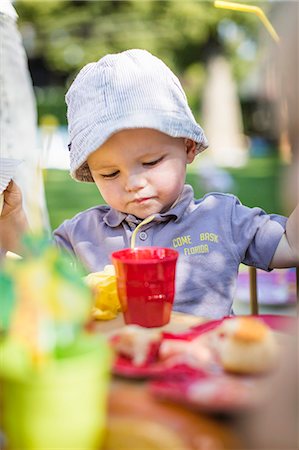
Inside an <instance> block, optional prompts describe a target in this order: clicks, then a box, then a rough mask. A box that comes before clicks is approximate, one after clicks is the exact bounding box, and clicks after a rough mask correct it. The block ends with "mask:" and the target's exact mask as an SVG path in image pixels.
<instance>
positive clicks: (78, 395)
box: [0, 336, 111, 450]
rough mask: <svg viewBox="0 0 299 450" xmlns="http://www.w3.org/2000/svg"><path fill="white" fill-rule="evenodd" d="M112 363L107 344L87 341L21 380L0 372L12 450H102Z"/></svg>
mask: <svg viewBox="0 0 299 450" xmlns="http://www.w3.org/2000/svg"><path fill="white" fill-rule="evenodd" d="M10 358H13V355H10ZM110 359H111V357H110V351H109V349H108V346H107V343H106V341H105V340H104V339H102V338H101V337H99V336H88V337H84V338H81V339H80V340H79V341H78V342H77V343H76V345H74V346H73V347H72V348H71V349H70V350H68V353H67V354H61V355H59V354H58V355H56V359H52V360H51V361H50V362H46V363H44V366H43V364H41V365H40V366H39V367H36V368H34V369H33V368H31V370H30V371H29V370H28V367H27V369H26V370H25V373H24V374H23V375H22V376H21V377H20V376H19V374H18V375H17V376H14V374H13V373H10V370H8V371H7V372H6V373H5V371H4V372H2V373H1V371H0V378H1V397H2V398H1V409H2V418H1V422H2V424H1V426H2V428H3V431H4V434H5V436H6V438H7V443H8V449H9V450H10V449H11V450H14V449H26V450H45V449H51V450H54V449H63V450H66V449H84V450H96V449H98V448H100V446H101V443H102V440H103V434H104V428H105V418H106V398H107V391H108V380H109V369H110ZM4 365H5V361H4ZM11 367H13V364H12V365H11ZM15 375H16V374H15Z"/></svg>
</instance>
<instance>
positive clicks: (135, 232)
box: [131, 214, 155, 248]
mask: <svg viewBox="0 0 299 450" xmlns="http://www.w3.org/2000/svg"><path fill="white" fill-rule="evenodd" d="M154 218H155V215H154V214H153V215H152V216H148V217H146V218H145V219H144V220H143V221H142V222H140V224H139V225H137V227H136V228H135V230H134V231H133V233H132V238H131V248H135V242H136V234H137V231H138V230H139V229H140V228H141V227H142V226H143V225H145V224H147V223H149V222H151V221H152V220H153V219H154Z"/></svg>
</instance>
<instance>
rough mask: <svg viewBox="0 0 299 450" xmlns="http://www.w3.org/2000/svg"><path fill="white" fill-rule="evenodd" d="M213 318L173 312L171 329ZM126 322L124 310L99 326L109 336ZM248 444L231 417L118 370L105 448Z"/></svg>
mask: <svg viewBox="0 0 299 450" xmlns="http://www.w3.org/2000/svg"><path fill="white" fill-rule="evenodd" d="M206 320H207V319H204V318H201V317H195V316H190V315H187V314H183V313H177V312H173V313H172V316H171V320H170V323H169V324H167V325H165V326H164V327H161V328H162V329H163V330H165V331H171V332H180V331H184V330H187V329H188V328H189V327H191V326H195V325H199V324H201V323H203V322H205V321H206ZM123 326H124V321H123V316H122V315H121V314H119V315H118V317H117V318H116V319H114V320H110V321H98V322H96V323H95V325H94V330H95V331H96V332H100V333H104V334H106V335H107V336H109V334H110V333H113V332H114V331H115V330H117V329H119V328H121V327H123ZM170 448H171V449H178V450H202V449H209V450H224V449H230V450H233V449H236V450H242V448H244V446H243V445H242V442H241V439H240V437H238V436H237V433H236V430H235V427H234V426H233V424H232V423H231V421H229V420H227V419H224V418H223V417H222V418H221V417H216V416H212V415H207V414H204V413H200V412H198V411H194V410H192V409H189V408H186V407H184V406H182V405H179V404H175V403H173V402H170V401H165V400H164V401H161V400H157V399H156V398H154V397H153V396H152V395H151V394H150V392H149V391H148V389H147V384H146V382H145V381H140V380H128V379H125V378H121V377H116V376H113V377H112V380H111V383H110V389H109V397H108V417H107V434H106V438H105V442H104V447H103V450H116V449H124V450H126V449H128V450H129V449H130V450H135V449H136V450H141V449H142V450H159V449H161V450H162V449H163V450H166V449H170Z"/></svg>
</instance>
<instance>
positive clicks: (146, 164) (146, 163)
mask: <svg viewBox="0 0 299 450" xmlns="http://www.w3.org/2000/svg"><path fill="white" fill-rule="evenodd" d="M163 158H164V156H161V158H158V159H155V160H154V161H149V162H144V163H143V165H144V166H145V167H148V166H155V165H156V164H158V163H159V162H160V161H162V159H163Z"/></svg>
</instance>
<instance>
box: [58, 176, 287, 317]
mask: <svg viewBox="0 0 299 450" xmlns="http://www.w3.org/2000/svg"><path fill="white" fill-rule="evenodd" d="M286 220H287V219H286V218H285V217H282V216H278V215H274V214H271V215H269V214H266V213H265V212H264V211H263V210H262V209H260V208H248V207H246V206H243V205H242V204H241V202H240V200H239V199H238V198H237V197H235V196H234V195H231V194H223V193H216V192H215V193H210V194H207V195H205V196H204V197H203V198H201V199H199V200H194V193H193V189H192V187H191V186H188V185H186V186H185V187H184V190H183V192H182V194H181V196H180V198H179V200H178V201H177V202H176V203H175V205H174V206H173V207H172V208H171V209H170V210H169V211H167V212H165V213H161V214H156V216H155V218H154V220H153V221H151V222H149V223H148V224H146V225H144V226H142V227H141V228H140V230H139V231H138V234H137V236H136V246H140V247H141V246H162V247H169V248H174V249H175V250H177V251H178V252H179V258H178V263H177V271H176V294H175V300H174V310H176V311H181V312H185V313H189V314H194V315H201V316H207V317H211V318H220V317H223V316H224V315H228V314H230V313H231V312H232V310H231V308H232V302H233V297H234V293H235V288H236V281H237V276H238V269H239V265H240V263H244V264H247V265H250V266H254V267H257V268H261V269H264V270H270V269H269V264H270V262H271V259H272V257H273V255H274V252H275V250H276V248H277V245H278V243H279V241H280V239H281V237H282V234H283V233H284V231H285V225H286ZM140 222H141V220H140V219H138V218H136V217H135V216H132V215H130V214H124V213H121V212H119V211H116V210H115V209H112V208H110V207H109V206H105V205H100V206H96V207H94V208H90V209H87V210H86V211H83V212H81V213H79V214H77V215H76V216H75V217H73V218H72V219H70V220H66V221H65V222H63V223H62V225H61V226H60V227H59V228H57V229H56V230H55V231H54V239H55V241H56V243H57V244H58V246H60V247H62V248H64V249H66V250H68V251H69V252H71V253H72V254H73V255H74V256H75V257H76V258H78V259H79V260H80V261H81V263H83V265H84V266H85V268H86V270H87V271H88V272H98V271H101V270H103V268H104V266H105V265H106V264H111V259H110V255H111V253H112V252H113V251H115V250H119V249H122V248H126V247H130V243H131V236H132V233H133V231H134V229H135V228H136V226H137V225H138V224H139V223H140Z"/></svg>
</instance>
